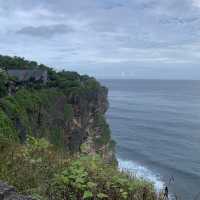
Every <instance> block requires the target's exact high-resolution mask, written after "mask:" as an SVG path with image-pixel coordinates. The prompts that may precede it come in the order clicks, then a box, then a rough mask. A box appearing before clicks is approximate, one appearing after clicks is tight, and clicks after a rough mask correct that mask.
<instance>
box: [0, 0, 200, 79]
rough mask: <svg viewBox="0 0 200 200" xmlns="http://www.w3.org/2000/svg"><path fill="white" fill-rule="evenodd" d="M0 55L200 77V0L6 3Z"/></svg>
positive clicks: (113, 73)
mask: <svg viewBox="0 0 200 200" xmlns="http://www.w3.org/2000/svg"><path fill="white" fill-rule="evenodd" d="M0 54H3V55H16V56H21V57H25V58H27V59H32V60H36V61H38V62H40V63H44V64H48V65H50V66H52V67H54V68H56V69H67V70H73V71H79V72H80V73H88V74H90V75H93V76H96V77H98V78H103V77H105V78H110V77H111V78H159V79H163V78H166V79H200V65H199V63H200V0H0Z"/></svg>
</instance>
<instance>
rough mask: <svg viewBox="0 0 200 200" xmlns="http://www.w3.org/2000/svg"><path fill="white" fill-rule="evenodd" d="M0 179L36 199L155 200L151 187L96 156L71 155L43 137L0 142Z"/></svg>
mask: <svg viewBox="0 0 200 200" xmlns="http://www.w3.org/2000/svg"><path fill="white" fill-rule="evenodd" d="M0 150H1V154H0V180H3V181H6V182H8V183H9V184H11V185H13V186H15V187H16V188H17V190H18V192H20V193H22V194H28V195H31V196H33V197H35V198H36V199H50V200H65V199H66V200H82V199H91V200H93V199H113V200H121V199H129V200H133V199H134V200H140V199H141V200H142V199H146V200H154V199H156V195H155V192H154V189H153V186H152V185H151V184H150V183H147V182H145V181H143V180H139V179H136V178H134V177H133V176H130V175H127V174H125V173H121V172H119V171H118V170H117V169H116V168H115V167H113V166H111V165H107V164H105V163H104V162H103V161H102V160H101V158H100V157H98V156H93V157H89V156H84V155H82V156H76V157H70V156H68V155H66V154H63V153H62V152H60V150H57V149H56V148H55V147H54V146H52V145H50V144H49V143H48V142H47V141H46V140H45V139H35V138H33V137H29V138H28V140H27V142H26V144H24V145H19V144H13V143H10V142H9V141H8V140H3V139H1V141H0Z"/></svg>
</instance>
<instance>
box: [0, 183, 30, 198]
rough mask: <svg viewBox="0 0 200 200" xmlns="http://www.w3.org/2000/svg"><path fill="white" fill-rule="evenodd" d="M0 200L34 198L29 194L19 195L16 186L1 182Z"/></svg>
mask: <svg viewBox="0 0 200 200" xmlns="http://www.w3.org/2000/svg"><path fill="white" fill-rule="evenodd" d="M0 200H34V199H33V198H31V197H28V196H22V195H18V194H17V193H16V191H15V188H14V187H12V186H9V185H7V184H6V183H3V182H0Z"/></svg>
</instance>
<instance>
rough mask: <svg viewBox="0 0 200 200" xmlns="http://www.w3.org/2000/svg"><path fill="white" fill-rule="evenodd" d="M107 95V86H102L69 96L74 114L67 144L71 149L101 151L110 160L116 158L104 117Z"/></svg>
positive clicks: (90, 152)
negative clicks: (79, 94)
mask: <svg viewBox="0 0 200 200" xmlns="http://www.w3.org/2000/svg"><path fill="white" fill-rule="evenodd" d="M107 95H108V90H107V88H105V87H101V88H99V89H98V90H95V91H91V92H89V93H85V94H84V95H83V96H72V97H71V98H69V100H68V103H70V104H71V105H72V107H73V113H74V114H73V118H72V120H71V121H69V122H68V128H67V130H66V135H68V141H67V143H66V145H65V146H66V147H69V150H71V151H81V152H82V153H86V154H95V153H99V154H101V155H102V157H103V158H104V159H105V160H106V161H109V162H110V161H112V160H113V159H114V147H113V146H112V145H113V142H112V140H111V137H110V129H109V126H108V124H107V123H106V120H105V117H104V114H105V112H106V111H107V109H108V105H109V104H108V99H107Z"/></svg>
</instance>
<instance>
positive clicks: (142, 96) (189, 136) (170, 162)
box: [101, 80, 200, 200]
mask: <svg viewBox="0 0 200 200" xmlns="http://www.w3.org/2000/svg"><path fill="white" fill-rule="evenodd" d="M101 82H102V84H103V85H105V86H107V87H108V88H109V102H110V108H109V110H108V112H107V119H108V123H109V124H110V127H111V130H112V137H113V138H114V139H115V141H116V142H117V147H116V149H117V158H118V161H119V167H120V168H123V169H128V170H130V171H132V172H134V173H135V174H136V176H138V177H142V178H144V179H147V180H150V181H151V182H153V183H154V185H155V188H156V189H157V190H158V191H159V190H162V188H163V187H164V186H165V185H167V186H168V187H169V192H170V195H171V199H174V198H175V196H178V197H181V199H182V200H192V199H195V198H196V200H198V199H200V81H189V80H187V81H182V80H177V81H176V80H101Z"/></svg>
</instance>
